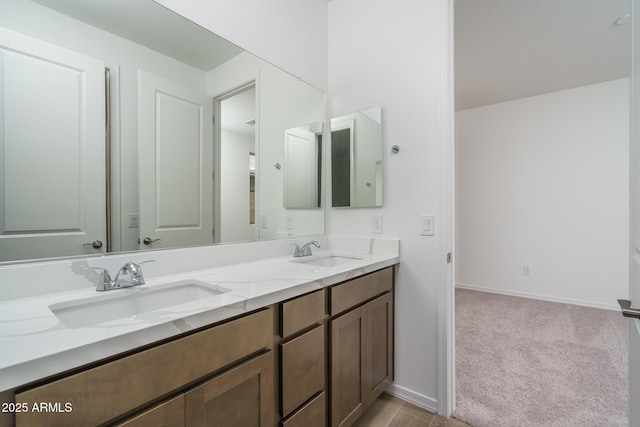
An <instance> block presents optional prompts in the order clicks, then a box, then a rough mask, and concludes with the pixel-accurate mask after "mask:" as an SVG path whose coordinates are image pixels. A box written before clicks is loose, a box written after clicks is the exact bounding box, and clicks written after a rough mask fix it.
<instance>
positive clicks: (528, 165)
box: [456, 79, 629, 309]
mask: <svg viewBox="0 0 640 427" xmlns="http://www.w3.org/2000/svg"><path fill="white" fill-rule="evenodd" d="M628 117H629V81H628V79H621V80H615V81H611V82H606V83H601V84H596V85H591V86H584V87H579V88H576V89H570V90H565V91H560V92H555V93H550V94H546V95H541V96H536V97H531V98H525V99H520V100H516V101H511V102H505V103H500V104H495V105H490V106H486V107H480V108H475V109H470V110H465V111H460V112H457V113H456V171H457V172H456V212H457V220H456V233H457V240H456V253H457V263H456V280H457V283H458V284H461V285H464V286H469V287H473V288H478V289H486V290H492V291H497V292H503V293H509V294H515V295H524V296H534V297H539V298H544V299H550V300H556V301H566V302H572V303H578V304H586V305H591V306H599V307H608V308H613V309H615V308H616V306H617V305H616V299H617V298H623V297H625V296H626V295H627V293H628V256H627V254H628V243H627V242H628V237H629V234H628V197H629V195H628V189H629V186H628V169H629V168H628V161H629V160H628V144H629V142H628V141H629V130H628V128H629V118H628ZM524 265H527V266H530V267H531V276H525V275H523V266H524Z"/></svg>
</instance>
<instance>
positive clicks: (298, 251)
mask: <svg viewBox="0 0 640 427" xmlns="http://www.w3.org/2000/svg"><path fill="white" fill-rule="evenodd" d="M292 245H295V246H296V247H295V249H294V250H293V256H294V257H296V258H298V257H301V256H310V255H313V254H312V253H311V246H309V245H315V247H316V248H319V247H320V243H318V242H316V241H315V240H312V241H310V242H307V243H305V244H304V245H302V247H300V246H298V245H296V244H295V243H292Z"/></svg>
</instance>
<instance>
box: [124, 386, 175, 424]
mask: <svg viewBox="0 0 640 427" xmlns="http://www.w3.org/2000/svg"><path fill="white" fill-rule="evenodd" d="M115 425H116V426H117V427H159V426H162V427H184V425H185V424H184V394H180V395H179V396H178V397H174V398H173V399H171V400H169V401H167V402H164V403H161V404H160V405H157V406H154V407H153V408H151V409H149V410H147V411H144V412H143V413H141V414H139V415H136V416H134V417H132V418H129V419H128V420H126V421H124V422H122V423H117V424H115Z"/></svg>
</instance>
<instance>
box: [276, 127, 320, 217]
mask: <svg viewBox="0 0 640 427" xmlns="http://www.w3.org/2000/svg"><path fill="white" fill-rule="evenodd" d="M284 146H285V160H284V170H285V180H284V206H285V208H289V209H294V208H298V209H310V208H317V207H318V148H317V145H316V135H315V134H314V133H313V132H309V131H306V130H304V129H301V128H293V129H287V130H286V131H285V144H284Z"/></svg>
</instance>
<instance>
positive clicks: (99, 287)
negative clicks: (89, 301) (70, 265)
mask: <svg viewBox="0 0 640 427" xmlns="http://www.w3.org/2000/svg"><path fill="white" fill-rule="evenodd" d="M83 270H95V271H99V272H100V275H99V276H98V280H96V291H106V290H107V289H108V288H109V287H110V286H111V275H109V270H107V269H106V268H102V267H84V268H83Z"/></svg>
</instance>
